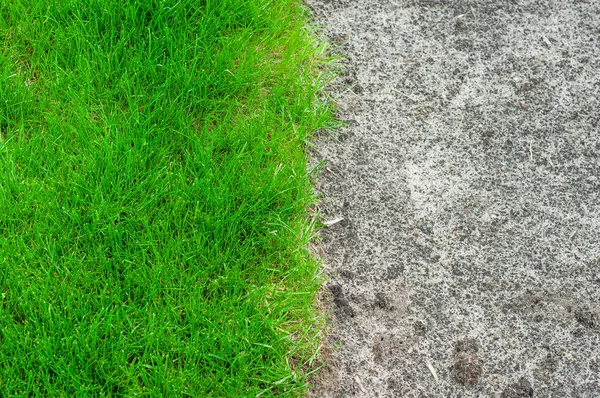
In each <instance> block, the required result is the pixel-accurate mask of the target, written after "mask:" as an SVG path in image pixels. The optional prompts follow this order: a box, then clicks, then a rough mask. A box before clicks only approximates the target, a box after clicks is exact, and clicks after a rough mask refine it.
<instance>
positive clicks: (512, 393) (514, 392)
mask: <svg viewBox="0 0 600 398" xmlns="http://www.w3.org/2000/svg"><path fill="white" fill-rule="evenodd" d="M532 397H533V388H532V387H531V383H530V382H529V381H527V379H521V380H519V381H518V382H517V383H515V384H512V385H510V386H508V387H507V388H506V390H504V391H503V392H502V396H501V398H532Z"/></svg>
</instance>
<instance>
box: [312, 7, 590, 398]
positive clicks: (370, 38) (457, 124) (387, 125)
mask: <svg viewBox="0 0 600 398" xmlns="http://www.w3.org/2000/svg"><path fill="white" fill-rule="evenodd" d="M308 3H309V5H310V7H311V8H312V10H313V12H314V15H315V18H316V19H317V21H318V22H319V23H320V24H322V25H323V26H324V35H326V36H327V37H328V39H329V40H330V41H331V42H333V43H334V44H335V46H336V48H335V51H337V52H339V53H341V54H343V55H344V56H345V57H346V60H345V61H344V62H345V73H344V75H343V76H341V77H340V78H339V79H338V81H337V82H336V83H335V84H334V85H333V86H332V87H331V93H332V95H334V96H335V97H336V99H337V101H338V105H339V117H340V118H341V119H343V120H345V121H346V122H347V124H348V126H347V127H346V128H344V129H342V130H341V131H340V132H339V134H338V137H337V140H336V139H333V138H331V137H328V136H324V137H322V138H321V139H320V141H319V142H318V144H317V147H316V148H315V149H314V151H313V154H312V157H313V160H312V161H313V164H317V163H319V162H321V161H323V160H326V163H325V165H324V166H323V168H322V171H321V175H320V177H319V180H318V182H317V190H318V192H320V193H322V194H323V201H322V203H321V212H322V214H323V216H324V218H325V219H326V220H332V219H335V218H339V217H343V221H341V222H338V223H336V224H333V225H331V226H329V227H327V228H325V229H324V230H323V249H324V252H325V254H324V262H325V269H326V271H327V272H328V274H329V275H330V277H331V280H330V282H329V284H328V285H327V287H328V289H329V291H330V294H331V297H332V300H331V301H332V303H331V305H332V308H333V311H332V332H331V334H330V336H329V346H330V347H332V358H333V359H332V361H331V362H330V365H329V367H328V368H327V369H326V370H325V371H324V372H323V373H322V374H321V375H320V377H319V378H318V379H317V382H316V385H315V388H314V390H313V395H314V396H317V397H323V398H326V397H465V398H466V397H501V398H525V397H557V398H559V397H598V396H600V196H599V192H600V126H598V124H599V122H600V17H599V15H600V1H597V0H588V1H584V0H579V1H556V0H462V1H451V0H360V1H356V0H309V1H308Z"/></svg>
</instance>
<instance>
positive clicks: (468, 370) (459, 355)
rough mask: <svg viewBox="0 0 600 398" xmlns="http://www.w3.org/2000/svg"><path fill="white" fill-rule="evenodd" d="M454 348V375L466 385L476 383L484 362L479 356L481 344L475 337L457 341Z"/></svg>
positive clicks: (452, 372)
mask: <svg viewBox="0 0 600 398" xmlns="http://www.w3.org/2000/svg"><path fill="white" fill-rule="evenodd" d="M454 349H455V356H454V362H453V363H452V367H451V369H450V371H451V374H452V376H453V377H454V379H455V380H456V381H457V382H459V383H460V384H463V385H465V386H472V385H475V384H476V383H477V380H479V377H480V376H481V371H482V362H481V360H480V359H479V357H478V356H477V351H479V344H478V343H477V341H476V340H475V339H464V340H459V341H457V342H456V343H455V344H454Z"/></svg>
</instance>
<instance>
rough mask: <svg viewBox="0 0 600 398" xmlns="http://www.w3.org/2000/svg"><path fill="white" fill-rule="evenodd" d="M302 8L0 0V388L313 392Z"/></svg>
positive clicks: (310, 42) (307, 84)
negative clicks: (309, 386) (310, 389)
mask: <svg viewBox="0 0 600 398" xmlns="http://www.w3.org/2000/svg"><path fill="white" fill-rule="evenodd" d="M305 14H306V13H305V12H304V11H303V9H302V8H301V7H300V6H299V4H298V2H297V1H293V0H196V1H192V0H179V1H175V0H120V1H116V0H78V1H75V0H0V396H6V397H8V396H11V397H12V396H40V397H54V396H64V397H77V396H115V397H116V396H138V395H139V396H156V397H158V396H168V397H171V396H172V397H178V396H193V397H209V396H219V397H245V396H256V395H260V394H262V395H261V396H273V395H291V396H297V395H302V393H303V392H304V391H305V389H306V385H307V380H308V379H307V377H308V376H307V375H308V373H310V370H311V369H314V367H315V366H316V361H315V356H316V355H317V352H318V346H319V334H320V333H321V331H322V327H323V319H322V316H321V315H319V313H318V311H317V309H316V305H315V300H316V295H317V292H318V290H319V288H320V285H321V283H322V280H321V278H320V277H319V271H318V270H319V264H318V262H317V261H316V260H315V259H313V258H311V256H310V254H309V253H308V250H307V248H306V247H307V243H308V242H309V241H310V240H311V239H312V238H313V236H314V221H313V217H311V215H310V212H309V209H310V206H311V205H312V204H313V203H314V201H315V198H314V195H313V194H312V188H311V176H310V175H309V173H307V170H306V157H307V154H306V144H307V140H308V139H309V138H310V136H311V134H312V133H313V132H314V131H315V130H316V129H319V128H323V127H327V126H330V125H331V123H332V118H331V112H330V108H329V106H328V105H327V104H325V103H323V102H322V101H321V100H319V90H320V88H321V87H322V83H323V76H324V75H323V73H325V72H324V70H325V69H324V67H325V66H326V64H327V59H326V58H325V57H324V55H323V48H322V46H320V45H318V43H317V42H316V41H315V40H314V39H312V38H311V35H310V32H309V31H307V29H306V28H305V25H306V21H307V19H306V15H305Z"/></svg>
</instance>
